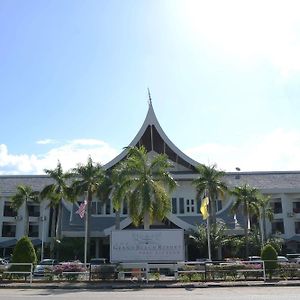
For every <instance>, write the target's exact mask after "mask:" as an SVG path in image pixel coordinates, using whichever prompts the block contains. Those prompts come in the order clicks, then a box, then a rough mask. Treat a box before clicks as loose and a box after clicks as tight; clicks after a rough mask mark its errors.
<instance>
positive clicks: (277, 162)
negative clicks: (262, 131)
mask: <svg viewBox="0 0 300 300" xmlns="http://www.w3.org/2000/svg"><path fill="white" fill-rule="evenodd" d="M185 152H186V153H187V154H188V155H189V156H191V157H193V158H194V159H196V160H197V161H198V162H201V163H204V164H213V163H217V165H218V167H219V168H220V169H223V170H226V171H235V168H236V167H239V168H241V170H242V171H276V170H277V171H289V170H300V155H299V153H300V131H287V130H283V129H276V130H274V131H273V132H271V133H269V134H268V135H264V136H263V135H257V136H255V137H252V138H251V139H249V140H247V141H245V142H244V143H242V144H240V145H234V146H233V145H227V144H204V145H200V146H197V147H193V148H190V149H187V150H186V151H185Z"/></svg>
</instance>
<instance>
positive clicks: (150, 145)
mask: <svg viewBox="0 0 300 300" xmlns="http://www.w3.org/2000/svg"><path fill="white" fill-rule="evenodd" d="M150 99H151V98H150ZM129 146H130V147H134V146H137V147H140V146H144V147H145V148H146V150H147V152H151V151H154V152H156V153H159V154H161V153H165V154H166V155H167V156H168V157H169V159H170V160H172V161H173V162H175V163H176V164H178V165H181V166H183V167H184V168H185V169H188V170H190V171H194V170H195V166H196V165H198V164H199V163H197V162H196V161H195V160H193V159H191V158H190V157H188V156H187V155H186V154H184V153H183V152H182V151H180V150H179V149H178V148H177V147H176V146H175V145H174V144H173V143H172V142H171V140H170V139H169V138H168V137H167V135H166V134H165V133H164V131H163V130H162V128H161V126H160V124H159V122H158V120H157V118H156V115H155V113H154V109H153V106H152V101H149V108H148V113H147V116H146V118H145V121H144V123H143V125H142V127H141V129H140V130H139V132H138V133H137V135H136V136H135V138H134V139H133V140H132V142H131V143H130V144H129ZM127 152H128V150H127V149H125V150H123V151H122V152H121V153H120V154H119V155H118V156H116V157H115V158H114V159H113V160H111V161H110V162H108V163H107V164H106V165H105V166H104V167H105V168H106V169H110V168H112V167H113V166H114V165H115V164H117V163H118V162H120V161H121V160H123V159H124V158H125V157H126V155H127Z"/></svg>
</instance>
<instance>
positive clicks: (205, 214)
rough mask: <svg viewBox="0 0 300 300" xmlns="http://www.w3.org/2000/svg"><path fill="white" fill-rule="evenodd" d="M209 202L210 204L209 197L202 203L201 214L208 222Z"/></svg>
mask: <svg viewBox="0 0 300 300" xmlns="http://www.w3.org/2000/svg"><path fill="white" fill-rule="evenodd" d="M208 202H209V200H208V197H205V198H204V199H203V200H202V203H201V207H200V212H201V214H202V218H203V220H206V219H207V218H208V209H207V205H208Z"/></svg>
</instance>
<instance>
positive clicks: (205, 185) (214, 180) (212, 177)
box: [193, 164, 227, 224]
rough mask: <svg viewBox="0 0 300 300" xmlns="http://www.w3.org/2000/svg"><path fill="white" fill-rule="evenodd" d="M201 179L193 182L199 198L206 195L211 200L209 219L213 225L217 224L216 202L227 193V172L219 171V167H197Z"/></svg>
mask: <svg viewBox="0 0 300 300" xmlns="http://www.w3.org/2000/svg"><path fill="white" fill-rule="evenodd" d="M196 170H197V171H198V173H199V177H198V178H197V179H195V180H194V181H193V184H194V185H195V186H196V190H197V198H200V197H201V196H203V195H205V196H207V197H208V198H209V215H210V216H209V218H210V221H211V224H214V223H216V200H217V199H218V196H219V195H221V196H224V195H225V193H226V191H227V185H226V183H225V182H224V181H223V178H224V175H225V172H223V171H219V170H218V169H217V165H215V164H214V165H212V166H206V165H199V166H197V167H196Z"/></svg>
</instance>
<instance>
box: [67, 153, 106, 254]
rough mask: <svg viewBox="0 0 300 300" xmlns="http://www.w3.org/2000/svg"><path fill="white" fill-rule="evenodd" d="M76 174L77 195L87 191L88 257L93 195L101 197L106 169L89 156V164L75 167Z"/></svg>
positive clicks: (75, 187)
mask: <svg viewBox="0 0 300 300" xmlns="http://www.w3.org/2000/svg"><path fill="white" fill-rule="evenodd" d="M73 171H74V175H75V176H76V178H75V180H74V182H73V184H72V189H73V190H74V193H75V195H77V196H80V195H84V194H85V193H86V197H87V206H86V218H87V221H86V226H87V228H86V231H87V258H88V259H89V258H90V236H91V228H90V223H91V204H92V199H93V196H94V195H96V196H98V197H101V195H102V194H103V193H102V188H103V187H104V186H105V188H106V183H107V178H106V176H105V171H104V169H103V167H102V166H101V165H100V164H99V163H96V164H95V163H94V162H93V160H92V158H91V157H89V158H88V161H87V164H86V165H82V164H78V166H77V168H75V169H73Z"/></svg>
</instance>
